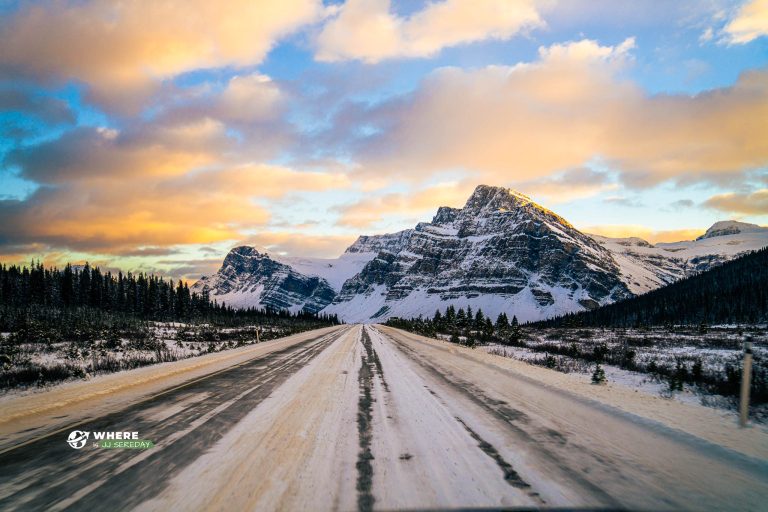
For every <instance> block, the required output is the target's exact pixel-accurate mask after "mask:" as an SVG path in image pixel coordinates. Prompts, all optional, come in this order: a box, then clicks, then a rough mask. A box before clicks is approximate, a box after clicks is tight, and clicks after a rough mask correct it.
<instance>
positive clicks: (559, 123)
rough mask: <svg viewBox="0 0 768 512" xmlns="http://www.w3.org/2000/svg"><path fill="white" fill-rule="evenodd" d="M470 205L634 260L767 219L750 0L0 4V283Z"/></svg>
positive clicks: (324, 249) (767, 142)
mask: <svg viewBox="0 0 768 512" xmlns="http://www.w3.org/2000/svg"><path fill="white" fill-rule="evenodd" d="M478 184H488V185H496V186H504V187H510V188H514V189H516V190H518V191H520V192H522V193H524V194H527V195H529V196H530V197H531V198H532V199H534V200H535V201H537V202H539V203H540V204H542V205H544V206H546V207H548V208H550V209H552V210H554V211H556V212H557V213H558V214H560V215H561V216H563V217H565V218H566V219H568V220H569V221H570V222H571V223H572V224H574V225H575V226H576V227H577V228H579V229H581V230H583V231H586V232H589V233H596V234H603V235H608V236H640V237H643V238H645V239H647V240H649V241H651V242H654V243H657V242H664V241H678V240H688V239H692V238H694V237H696V236H697V235H699V234H701V233H702V232H704V230H706V228H707V227H709V226H710V225H711V224H713V223H714V222H716V221H719V220H726V219H737V220H741V221H744V222H751V223H756V224H761V225H766V224H768V0H746V1H744V0H676V1H674V2H669V1H668V0H645V1H643V2H637V1H634V0H626V1H625V0H434V1H431V2H423V1H416V0H402V1H397V0H391V1H388V0H344V1H334V2H322V1H319V0H281V1H280V2H274V1H269V0H233V1H216V2H212V1H202V0H186V1H184V2H181V1H178V2H175V1H172V0H167V1H163V2H157V1H154V0H149V1H142V0H136V1H133V2H119V3H118V2H110V1H101V0H60V1H52V2H34V1H27V2H18V1H13V0H10V1H9V0H0V262H4V263H24V262H29V261H31V260H33V259H34V260H40V261H43V262H44V263H46V264H53V265H62V264H64V263H66V262H84V261H89V262H91V263H93V264H96V265H100V266H101V267H103V268H107V269H118V268H119V269H122V270H124V271H144V272H156V273H160V274H163V275H167V276H170V277H173V278H175V279H186V280H190V281H194V280H195V279H196V278H198V277H199V276H200V275H202V274H206V273H210V272H212V271H214V270H215V269H216V268H217V266H218V265H219V264H220V262H221V260H222V259H223V256H224V255H225V254H226V252H227V251H228V250H229V249H230V248H231V247H234V246H236V245H242V244H248V245H255V246H258V247H260V248H263V249H266V250H268V251H270V252H272V253H279V254H287V255H296V256H299V255H301V256H316V257H336V256H338V255H339V254H341V253H342V252H343V251H344V249H345V247H346V246H347V245H349V244H350V243H351V242H352V241H354V240H355V238H356V237H357V236H358V235H360V234H376V233H386V232H393V231H397V230H401V229H405V228H409V227H413V225H414V224H415V223H416V222H420V221H428V220H430V219H431V217H432V215H433V214H434V212H435V210H436V209H437V207H439V206H454V207H460V206H462V205H463V203H464V202H465V201H466V199H467V197H468V196H469V195H470V194H471V192H472V190H473V189H474V188H475V187H476V186H477V185H478Z"/></svg>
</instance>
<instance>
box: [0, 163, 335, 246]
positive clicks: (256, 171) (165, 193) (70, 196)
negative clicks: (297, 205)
mask: <svg viewBox="0 0 768 512" xmlns="http://www.w3.org/2000/svg"><path fill="white" fill-rule="evenodd" d="M346 183H347V182H346V177H344V176H342V175H330V174H324V173H304V172H299V171H296V170H292V169H289V168H285V167H278V166H269V165H252V166H243V167H236V168H227V169H221V170H210V171H201V172H194V173H189V174H184V175H181V176H156V177H151V178H145V179H143V180H126V179H120V178H117V179H105V180H97V181H89V180H85V181H73V182H71V183H66V184H57V185H55V186H47V187H41V188H39V189H38V190H37V191H35V192H34V193H33V194H32V195H31V196H30V197H29V198H27V199H26V200H23V201H21V200H3V201H0V218H2V219H3V223H2V225H0V242H2V244H3V245H10V246H12V245H19V244H29V243H40V244H45V245H47V246H49V248H53V249H57V250H61V249H67V250H70V251H81V252H84V251H89V252H98V253H104V254H123V253H125V254H135V252H136V251H137V249H138V248H141V247H147V246H149V247H153V248H154V249H153V250H159V249H158V248H167V247H169V246H175V245H182V244H207V243H213V242H220V241H226V240H235V239H239V238H242V237H243V236H244V235H245V233H246V231H247V230H248V229H253V228H254V227H259V226H263V225H265V224H266V223H267V222H268V221H269V218H270V215H269V212H268V209H267V207H266V206H265V205H263V204H259V201H261V202H263V201H267V200H269V199H274V198H279V197H282V195H283V194H285V193H287V192H288V191H295V190H300V191H320V190H327V189H335V188H339V187H343V186H344V185H345V184H346Z"/></svg>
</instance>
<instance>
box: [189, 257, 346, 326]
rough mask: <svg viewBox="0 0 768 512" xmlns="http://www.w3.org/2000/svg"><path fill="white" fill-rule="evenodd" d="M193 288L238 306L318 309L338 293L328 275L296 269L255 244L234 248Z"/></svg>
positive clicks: (217, 299)
mask: <svg viewBox="0 0 768 512" xmlns="http://www.w3.org/2000/svg"><path fill="white" fill-rule="evenodd" d="M192 290H193V291H196V292H199V293H208V294H209V297H210V299H211V300H216V301H217V302H219V303H221V302H224V303H226V304H227V305H229V306H232V307H236V308H248V307H253V308H263V307H271V308H275V309H288V310H291V311H300V310H306V311H310V312H313V313H316V312H318V311H320V310H321V309H323V308H324V307H325V306H327V305H328V304H329V303H330V302H331V301H332V300H333V298H334V296H335V295H336V292H335V291H334V290H333V288H332V287H331V285H330V284H329V283H328V281H326V280H325V279H323V278H321V277H317V276H307V275H304V274H301V273H299V272H296V271H295V270H294V269H293V268H292V267H290V266H289V265H286V264H284V263H280V262H279V261H275V260H273V259H271V258H270V257H269V256H268V255H267V254H262V253H260V252H259V251H257V250H256V249H255V248H253V247H246V246H242V247H236V248H234V249H232V250H231V251H230V252H229V254H227V257H226V258H224V263H223V264H222V266H221V269H219V271H218V272H217V273H216V274H214V275H212V276H206V277H203V278H201V279H200V280H199V281H198V282H196V283H195V284H194V285H193V286H192Z"/></svg>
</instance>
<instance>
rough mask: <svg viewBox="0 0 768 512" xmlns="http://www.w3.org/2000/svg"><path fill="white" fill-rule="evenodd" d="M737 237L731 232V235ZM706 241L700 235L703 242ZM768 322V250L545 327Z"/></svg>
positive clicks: (549, 321)
mask: <svg viewBox="0 0 768 512" xmlns="http://www.w3.org/2000/svg"><path fill="white" fill-rule="evenodd" d="M735 234H738V233H729V234H728V235H727V236H730V235H735ZM703 238H706V237H700V238H699V239H703ZM766 321H768V248H764V249H761V250H758V251H755V252H751V253H749V254H746V255H744V256H741V257H739V258H736V259H733V260H731V261H727V262H725V263H723V264H722V265H719V266H717V267H713V268H712V269H710V270H708V271H705V272H701V273H699V274H696V275H694V276H691V277H688V278H685V279H681V280H679V281H677V282H675V283H672V284H670V285H668V286H664V287H662V288H659V289H657V290H653V291H651V292H649V293H646V294H644V295H641V296H639V297H634V298H632V299H629V300H624V301H620V302H616V303H614V304H610V305H607V306H604V307H601V308H598V309H596V310H593V311H586V312H581V313H578V314H576V315H568V316H564V317H559V318H554V319H551V320H548V321H546V322H542V325H546V326H575V325H578V326H602V327H631V326H635V325H648V326H652V325H665V324H675V325H681V324H683V325H685V324H688V325H696V324H699V323H701V322H704V323H707V324H723V323H727V324H756V323H760V322H766Z"/></svg>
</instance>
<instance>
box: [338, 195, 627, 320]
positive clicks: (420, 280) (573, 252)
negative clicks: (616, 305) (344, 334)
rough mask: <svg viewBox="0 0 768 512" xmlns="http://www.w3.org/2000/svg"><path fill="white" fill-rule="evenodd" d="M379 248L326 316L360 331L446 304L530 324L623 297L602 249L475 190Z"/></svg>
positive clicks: (514, 200) (517, 202)
mask: <svg viewBox="0 0 768 512" xmlns="http://www.w3.org/2000/svg"><path fill="white" fill-rule="evenodd" d="M365 242H366V244H368V245H369V246H370V245H371V244H373V243H375V240H374V241H371V240H366V241H365ZM385 245H386V249H384V250H382V251H381V252H379V254H378V255H377V256H376V258H374V259H373V260H371V261H370V262H369V263H368V264H367V265H366V266H365V267H364V268H363V269H362V271H361V272H360V273H359V274H358V275H356V276H355V277H353V278H352V279H350V280H348V281H347V282H346V283H345V284H344V286H343V287H342V289H341V291H340V292H339V294H338V295H337V296H336V298H335V299H334V301H333V303H332V304H331V305H330V306H328V308H326V310H325V311H326V312H330V313H337V314H339V315H340V316H341V317H342V318H344V319H345V320H347V321H360V322H362V321H368V320H384V319H386V318H388V317H390V316H414V315H418V314H429V315H431V314H432V313H434V311H435V309H438V308H439V309H444V308H445V306H447V304H449V303H454V304H457V305H458V304H461V305H465V306H466V305H471V306H472V307H473V308H474V309H475V310H476V309H478V308H482V309H483V311H485V312H486V313H488V314H491V315H496V314H498V313H499V312H501V311H512V310H514V311H515V312H516V314H517V315H518V317H520V318H521V319H526V320H533V319H539V318H545V317H548V316H553V315H555V314H561V313H565V312H569V311H578V310H581V309H585V308H587V309H589V308H594V307H597V306H599V305H600V304H604V303H608V302H612V301H615V300H618V299H621V298H625V297H629V296H630V295H631V293H630V292H629V290H628V288H627V287H626V285H625V284H624V283H623V282H622V281H621V280H620V279H619V278H618V277H617V276H618V274H619V268H618V266H617V264H616V262H615V261H614V260H613V258H612V256H611V253H610V252H609V251H608V250H607V249H605V248H604V247H603V246H601V245H600V244H598V243H596V242H595V241H594V240H593V239H592V238H590V237H589V236H587V235H585V234H583V233H581V232H580V231H578V230H577V229H575V228H574V227H573V226H571V225H570V224H569V223H568V222H566V221H565V220H564V219H562V218H561V217H559V216H557V215H556V214H554V213H552V212H551V211H549V210H547V209H545V208H542V207H541V206H539V205H537V204H536V203H534V202H532V201H531V200H530V199H529V198H528V197H526V196H524V195H522V194H519V193H516V192H512V191H509V190H506V189H503V188H499V187H489V186H485V185H481V186H479V187H477V188H476V189H475V191H474V193H473V194H472V196H471V197H470V198H469V200H468V201H467V203H466V205H465V206H464V207H463V208H461V209H455V208H446V207H443V208H440V209H439V210H438V212H437V214H436V215H435V217H434V219H433V220H432V222H429V223H426V222H423V223H420V224H418V225H417V226H416V228H415V229H413V230H410V231H405V232H401V234H399V236H398V237H397V243H395V242H393V241H392V239H391V238H390V239H389V243H388V244H385Z"/></svg>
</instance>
